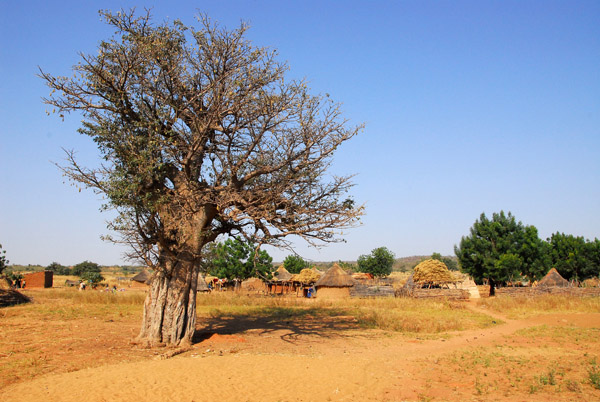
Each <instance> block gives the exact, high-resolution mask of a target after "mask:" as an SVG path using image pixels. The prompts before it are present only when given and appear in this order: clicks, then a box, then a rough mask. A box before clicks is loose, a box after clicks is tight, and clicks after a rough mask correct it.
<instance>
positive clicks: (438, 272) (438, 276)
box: [413, 259, 456, 286]
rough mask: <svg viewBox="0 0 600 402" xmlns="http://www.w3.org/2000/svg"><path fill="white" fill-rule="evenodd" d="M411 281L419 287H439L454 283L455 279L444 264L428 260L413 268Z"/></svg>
mask: <svg viewBox="0 0 600 402" xmlns="http://www.w3.org/2000/svg"><path fill="white" fill-rule="evenodd" d="M413 281H414V282H415V283H416V284H418V285H421V286H425V285H426V286H439V285H445V284H448V283H454V282H456V279H455V278H454V276H453V275H452V273H451V272H450V271H449V270H448V267H446V264H444V263H443V262H441V261H439V260H434V259H428V260H425V261H423V262H421V263H419V264H418V265H417V266H416V267H415V269H414V274H413Z"/></svg>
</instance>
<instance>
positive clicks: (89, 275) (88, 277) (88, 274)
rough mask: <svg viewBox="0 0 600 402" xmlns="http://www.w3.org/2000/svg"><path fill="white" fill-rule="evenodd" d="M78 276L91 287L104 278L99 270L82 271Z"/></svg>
mask: <svg viewBox="0 0 600 402" xmlns="http://www.w3.org/2000/svg"><path fill="white" fill-rule="evenodd" d="M79 277H80V278H81V279H82V280H83V281H85V282H87V283H88V285H90V286H91V287H96V286H97V285H98V284H99V283H100V282H102V281H103V280H104V277H103V276H102V275H101V274H100V273H99V272H94V271H84V272H83V273H82V274H81V275H80V276H79Z"/></svg>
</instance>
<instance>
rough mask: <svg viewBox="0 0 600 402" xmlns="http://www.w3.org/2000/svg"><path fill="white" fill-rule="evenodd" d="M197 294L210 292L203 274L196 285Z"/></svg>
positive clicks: (199, 275) (199, 276)
mask: <svg viewBox="0 0 600 402" xmlns="http://www.w3.org/2000/svg"><path fill="white" fill-rule="evenodd" d="M196 292H210V289H209V288H208V285H207V284H206V280H205V279H204V276H203V275H202V274H200V273H199V274H198V282H197V284H196Z"/></svg>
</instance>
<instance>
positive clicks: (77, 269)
mask: <svg viewBox="0 0 600 402" xmlns="http://www.w3.org/2000/svg"><path fill="white" fill-rule="evenodd" d="M101 271H102V269H101V268H100V265H98V264H96V263H95V262H90V261H84V262H80V263H79V264H77V265H75V266H74V267H73V269H72V270H71V273H72V274H73V275H77V276H79V277H82V275H83V274H84V273H85V272H96V273H98V274H99V273H100V272H101Z"/></svg>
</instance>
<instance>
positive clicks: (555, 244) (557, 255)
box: [548, 232, 600, 280]
mask: <svg viewBox="0 0 600 402" xmlns="http://www.w3.org/2000/svg"><path fill="white" fill-rule="evenodd" d="M548 242H549V249H550V260H551V264H552V266H553V267H555V268H556V270H557V271H558V272H559V273H560V274H561V275H562V276H563V277H564V278H565V279H567V280H571V279H576V280H584V279H587V278H591V277H595V276H599V275H600V240H598V239H595V240H594V241H586V240H585V239H584V238H583V237H581V236H579V237H575V236H573V235H565V234H564V233H558V232H557V233H555V234H553V235H552V237H550V239H548Z"/></svg>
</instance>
